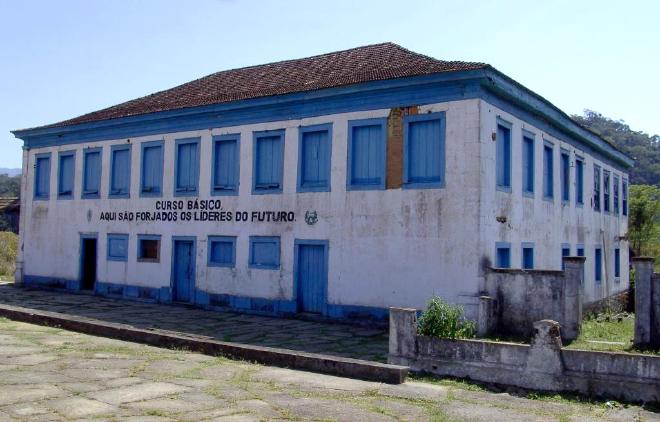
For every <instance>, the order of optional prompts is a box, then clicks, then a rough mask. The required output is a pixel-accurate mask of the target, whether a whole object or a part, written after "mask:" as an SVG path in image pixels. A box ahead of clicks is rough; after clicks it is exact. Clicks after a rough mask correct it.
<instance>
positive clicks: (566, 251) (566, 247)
mask: <svg viewBox="0 0 660 422" xmlns="http://www.w3.org/2000/svg"><path fill="white" fill-rule="evenodd" d="M565 256H571V245H570V244H568V243H562V244H561V257H562V260H561V269H562V270H563V269H564V259H563V258H564V257H565Z"/></svg>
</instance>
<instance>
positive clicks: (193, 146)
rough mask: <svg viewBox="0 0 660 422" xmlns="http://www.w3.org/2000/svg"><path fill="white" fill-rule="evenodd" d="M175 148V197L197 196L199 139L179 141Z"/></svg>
mask: <svg viewBox="0 0 660 422" xmlns="http://www.w3.org/2000/svg"><path fill="white" fill-rule="evenodd" d="M174 148H175V157H174V196H196V195H197V186H198V182H199V138H186V139H177V140H176V142H175V145H174Z"/></svg>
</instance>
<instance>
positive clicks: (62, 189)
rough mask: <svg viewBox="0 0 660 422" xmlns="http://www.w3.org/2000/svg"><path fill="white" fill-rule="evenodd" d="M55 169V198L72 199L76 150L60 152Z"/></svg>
mask: <svg viewBox="0 0 660 422" xmlns="http://www.w3.org/2000/svg"><path fill="white" fill-rule="evenodd" d="M58 160H59V165H58V170H57V199H73V180H74V178H75V174H76V152H75V151H66V152H60V153H59V155H58Z"/></svg>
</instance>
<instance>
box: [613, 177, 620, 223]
mask: <svg viewBox="0 0 660 422" xmlns="http://www.w3.org/2000/svg"><path fill="white" fill-rule="evenodd" d="M612 180H613V181H612V194H613V198H612V200H613V205H614V206H613V207H612V209H613V210H614V214H616V215H619V176H617V175H614V177H613V179H612Z"/></svg>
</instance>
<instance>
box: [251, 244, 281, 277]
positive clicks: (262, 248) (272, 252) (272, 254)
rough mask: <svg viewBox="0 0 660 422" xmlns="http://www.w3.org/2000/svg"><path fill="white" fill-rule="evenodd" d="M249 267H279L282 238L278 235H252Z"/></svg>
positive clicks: (270, 268) (272, 268) (274, 268)
mask: <svg viewBox="0 0 660 422" xmlns="http://www.w3.org/2000/svg"><path fill="white" fill-rule="evenodd" d="M249 267H250V268H261V269H269V270H277V269H279V268H280V238H279V237H277V236H250V257H249Z"/></svg>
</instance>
